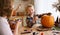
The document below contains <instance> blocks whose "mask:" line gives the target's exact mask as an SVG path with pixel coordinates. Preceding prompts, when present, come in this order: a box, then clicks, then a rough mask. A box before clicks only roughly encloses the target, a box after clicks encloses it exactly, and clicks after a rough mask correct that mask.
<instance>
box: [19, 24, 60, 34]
mask: <svg viewBox="0 0 60 35" xmlns="http://www.w3.org/2000/svg"><path fill="white" fill-rule="evenodd" d="M38 26H41V25H39V24H36V25H34V26H33V27H32V28H27V27H19V31H18V32H19V35H33V32H35V33H37V34H36V35H41V33H43V35H54V34H56V32H59V33H58V34H56V35H60V29H59V31H57V30H40V31H37V29H38V28H37V27H38ZM54 28H55V27H54ZM56 28H57V27H56ZM40 29H41V28H40ZM24 30H27V31H29V32H31V33H23V32H26V31H24ZM31 30H32V31H31ZM53 32H55V33H53ZM21 33H22V34H21Z"/></svg>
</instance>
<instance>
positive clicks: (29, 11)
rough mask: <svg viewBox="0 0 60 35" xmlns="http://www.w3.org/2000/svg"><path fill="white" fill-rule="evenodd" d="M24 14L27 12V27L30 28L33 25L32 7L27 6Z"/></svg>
mask: <svg viewBox="0 0 60 35" xmlns="http://www.w3.org/2000/svg"><path fill="white" fill-rule="evenodd" d="M26 12H27V18H26V22H27V27H30V28H31V27H32V26H33V25H34V24H35V20H34V7H33V5H28V6H27V7H26Z"/></svg>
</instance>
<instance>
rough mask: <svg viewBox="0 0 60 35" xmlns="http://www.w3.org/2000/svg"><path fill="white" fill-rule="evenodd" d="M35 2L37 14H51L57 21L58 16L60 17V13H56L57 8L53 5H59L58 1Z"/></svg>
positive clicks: (38, 0) (40, 0)
mask: <svg viewBox="0 0 60 35" xmlns="http://www.w3.org/2000/svg"><path fill="white" fill-rule="evenodd" d="M34 2H35V12H36V14H42V13H48V12H51V13H52V16H54V19H55V21H56V18H57V16H59V11H56V8H53V6H52V4H54V3H55V2H56V3H57V2H58V0H35V1H34Z"/></svg>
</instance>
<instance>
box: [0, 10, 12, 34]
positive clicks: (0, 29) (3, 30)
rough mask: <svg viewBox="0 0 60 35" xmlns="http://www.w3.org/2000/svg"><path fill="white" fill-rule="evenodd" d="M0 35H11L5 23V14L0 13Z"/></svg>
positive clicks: (3, 12) (6, 22)
mask: <svg viewBox="0 0 60 35" xmlns="http://www.w3.org/2000/svg"><path fill="white" fill-rule="evenodd" d="M0 35H13V33H12V31H11V29H10V26H9V24H8V21H7V13H6V12H5V11H2V10H1V11H0Z"/></svg>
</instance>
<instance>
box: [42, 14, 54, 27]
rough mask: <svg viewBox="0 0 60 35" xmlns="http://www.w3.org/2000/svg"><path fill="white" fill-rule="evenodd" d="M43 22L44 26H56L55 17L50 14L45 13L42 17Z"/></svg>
mask: <svg viewBox="0 0 60 35" xmlns="http://www.w3.org/2000/svg"><path fill="white" fill-rule="evenodd" d="M41 23H42V26H43V27H48V28H50V27H53V26H54V17H53V16H49V15H44V16H42V17H41Z"/></svg>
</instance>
